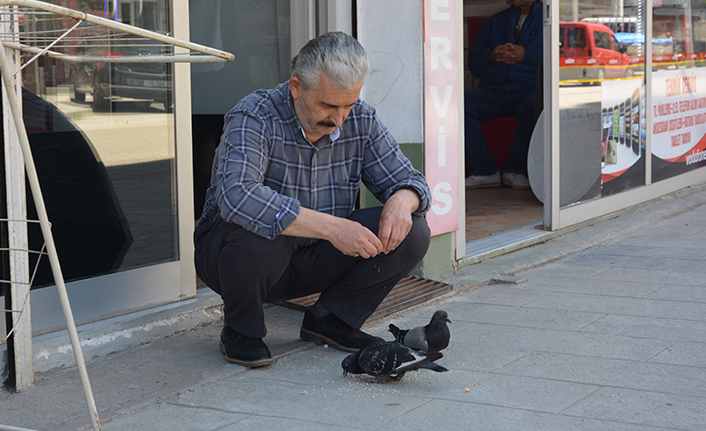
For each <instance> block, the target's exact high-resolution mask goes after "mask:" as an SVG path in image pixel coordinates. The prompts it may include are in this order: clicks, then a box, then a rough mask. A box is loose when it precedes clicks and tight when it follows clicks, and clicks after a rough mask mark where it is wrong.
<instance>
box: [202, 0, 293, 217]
mask: <svg viewBox="0 0 706 431" xmlns="http://www.w3.org/2000/svg"><path fill="white" fill-rule="evenodd" d="M189 6H190V7H189V28H190V32H191V40H192V41H193V42H196V43H201V44H204V45H207V46H212V47H215V48H221V49H224V50H226V51H228V52H232V53H233V54H235V61H232V62H230V63H213V64H194V65H192V67H191V72H192V73H191V94H192V96H191V97H192V114H193V115H192V130H193V157H194V218H195V219H197V218H199V217H200V216H201V211H202V210H203V205H204V199H205V194H206V189H207V188H208V186H209V184H210V181H211V164H212V163H213V154H214V151H215V149H216V146H217V145H218V143H219V141H220V138H221V132H222V131H223V116H224V115H225V114H226V113H227V112H228V111H229V110H230V109H231V108H232V107H233V106H235V104H236V103H238V101H239V100H240V99H241V98H243V97H245V96H247V95H248V94H250V93H251V92H253V91H255V90H257V89H259V88H274V87H276V86H277V85H278V84H279V83H281V82H284V81H286V80H287V79H289V61H290V59H291V57H292V55H291V24H290V22H291V18H290V15H291V14H290V8H291V7H300V8H301V7H303V6H304V3H303V2H297V3H296V4H294V5H290V0H276V1H272V0H266V1H265V0H241V1H237V2H234V1H232V0H200V1H198V2H197V1H192V2H190V3H189Z"/></svg>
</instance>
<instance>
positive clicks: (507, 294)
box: [447, 284, 546, 311]
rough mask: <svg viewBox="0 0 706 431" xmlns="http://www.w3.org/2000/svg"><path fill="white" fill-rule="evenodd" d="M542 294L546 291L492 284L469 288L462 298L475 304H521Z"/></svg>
mask: <svg viewBox="0 0 706 431" xmlns="http://www.w3.org/2000/svg"><path fill="white" fill-rule="evenodd" d="M544 295H546V292H541V291H531V290H526V289H521V288H518V287H514V286H513V287H509V286H506V285H498V284H493V285H489V286H480V287H477V288H474V289H471V290H470V291H468V292H467V293H466V294H465V295H464V299H465V300H467V301H470V302H473V303H476V304H496V305H522V304H527V303H528V302H530V301H533V300H535V299H537V298H541V297H542V296H544ZM447 311H448V310H447Z"/></svg>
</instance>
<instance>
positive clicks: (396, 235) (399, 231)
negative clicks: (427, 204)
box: [378, 189, 420, 254]
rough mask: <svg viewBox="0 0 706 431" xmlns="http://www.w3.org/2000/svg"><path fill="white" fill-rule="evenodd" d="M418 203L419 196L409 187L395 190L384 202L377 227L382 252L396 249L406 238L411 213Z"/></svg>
mask: <svg viewBox="0 0 706 431" xmlns="http://www.w3.org/2000/svg"><path fill="white" fill-rule="evenodd" d="M419 204H420V200H419V196H418V195H417V193H416V192H415V191H413V190H411V189H399V190H397V191H396V192H395V193H394V194H393V195H392V196H391V197H390V199H388V201H387V202H386V203H385V206H384V207H383V208H382V214H381V215H380V225H379V228H378V237H379V238H380V241H381V242H382V247H383V248H382V252H383V253H385V254H387V253H389V252H391V251H392V250H394V249H396V248H397V246H398V245H400V243H401V242H402V241H404V239H405V238H407V234H408V233H409V231H410V229H412V213H413V212H414V211H415V210H416V209H417V208H419Z"/></svg>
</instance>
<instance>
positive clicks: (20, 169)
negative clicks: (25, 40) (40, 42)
mask: <svg viewBox="0 0 706 431" xmlns="http://www.w3.org/2000/svg"><path fill="white" fill-rule="evenodd" d="M2 29H3V31H6V32H13V31H17V30H19V23H18V22H17V21H3V23H2ZM0 50H2V51H4V48H0ZM10 55H11V56H10V61H12V62H13V67H14V66H15V65H17V64H19V63H20V57H19V53H17V52H16V51H14V52H12V53H11V54H10ZM12 92H13V94H14V95H15V96H16V97H19V95H20V92H21V88H19V86H14V87H13V90H12ZM2 93H3V107H2V109H3V114H4V115H3V127H4V130H6V133H5V134H4V138H5V139H4V153H5V175H6V178H7V181H6V187H5V190H6V200H7V212H8V214H7V218H8V219H10V220H12V221H10V220H8V222H7V232H8V248H9V249H10V250H9V264H10V267H9V271H10V280H11V283H9V289H10V297H11V305H10V307H11V308H12V309H20V310H24V312H23V313H20V314H18V315H14V316H12V328H10V330H9V331H7V337H10V336H12V342H13V346H14V349H13V351H14V354H13V357H12V358H10V360H11V361H12V362H13V364H14V388H15V390H17V391H21V390H24V389H27V388H29V387H31V386H32V385H33V384H34V363H33V349H32V313H31V310H29V302H28V300H27V299H28V298H29V292H30V287H31V286H30V281H31V279H30V276H29V254H28V251H27V249H28V240H27V223H25V222H23V221H22V220H23V219H26V218H27V206H26V204H25V203H26V201H27V196H26V191H25V182H24V181H13V178H24V177H25V168H24V164H23V157H22V152H21V149H20V143H19V140H18V138H17V133H16V132H15V125H14V122H13V121H12V112H11V111H10V105H9V103H8V102H7V94H6V89H5V88H3V91H2Z"/></svg>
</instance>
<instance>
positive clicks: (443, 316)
mask: <svg viewBox="0 0 706 431" xmlns="http://www.w3.org/2000/svg"><path fill="white" fill-rule="evenodd" d="M447 322H448V323H451V321H450V320H449V315H448V314H447V313H446V312H445V311H444V310H437V311H436V312H434V315H433V316H431V322H429V324H428V325H426V326H417V327H416V328H412V329H400V328H398V327H397V326H395V325H393V324H390V332H392V335H394V336H395V340H396V341H398V342H400V343H401V344H404V345H405V346H407V347H411V348H413V349H416V350H419V351H420V352H429V353H431V352H440V351H441V350H444V349H445V348H446V347H448V345H449V339H450V338H451V332H450V331H449V327H448V325H446V323H447Z"/></svg>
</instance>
